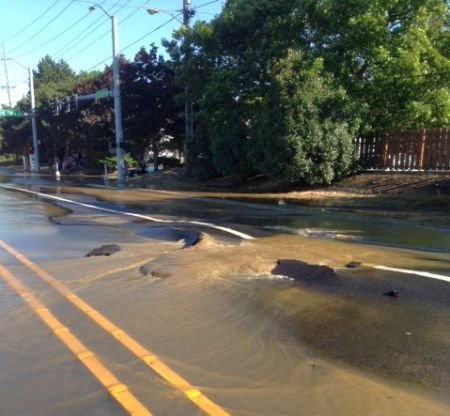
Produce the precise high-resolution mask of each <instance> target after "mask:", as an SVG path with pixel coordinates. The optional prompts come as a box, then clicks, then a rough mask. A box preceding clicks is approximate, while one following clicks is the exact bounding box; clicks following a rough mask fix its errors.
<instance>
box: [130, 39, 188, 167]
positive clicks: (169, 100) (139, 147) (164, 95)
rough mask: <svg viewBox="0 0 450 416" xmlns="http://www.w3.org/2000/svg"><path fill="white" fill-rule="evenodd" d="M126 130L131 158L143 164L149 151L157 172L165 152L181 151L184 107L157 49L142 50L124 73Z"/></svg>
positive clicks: (169, 70)
mask: <svg viewBox="0 0 450 416" xmlns="http://www.w3.org/2000/svg"><path fill="white" fill-rule="evenodd" d="M122 79H123V89H124V90H125V91H126V94H124V97H123V109H124V111H123V113H124V129H125V136H126V137H127V139H126V142H127V146H128V148H129V149H130V152H131V154H132V155H133V156H134V157H135V158H136V159H137V160H140V161H143V160H144V159H145V155H146V153H147V152H148V150H149V149H150V150H151V152H152V155H153V162H154V166H155V170H157V168H158V157H159V154H160V152H161V150H163V149H171V150H180V151H181V148H182V142H181V141H180V140H179V139H180V130H181V129H180V127H181V126H182V124H183V120H182V107H181V106H180V105H177V102H176V101H175V96H176V95H177V94H178V93H179V92H180V91H179V89H178V87H177V86H176V85H175V79H174V73H173V71H172V70H171V69H170V68H169V67H168V65H167V64H166V62H165V60H164V58H163V57H162V56H160V55H158V49H157V48H156V47H155V46H154V45H151V47H150V49H149V51H148V52H147V51H146V49H145V48H141V49H140V50H139V52H138V53H137V54H136V56H135V58H134V60H133V61H132V62H129V63H127V64H126V65H125V67H124V71H123V78H122Z"/></svg>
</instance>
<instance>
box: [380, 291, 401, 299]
mask: <svg viewBox="0 0 450 416" xmlns="http://www.w3.org/2000/svg"><path fill="white" fill-rule="evenodd" d="M384 296H390V297H391V298H398V297H399V296H400V292H399V291H398V290H390V291H389V292H386V293H384Z"/></svg>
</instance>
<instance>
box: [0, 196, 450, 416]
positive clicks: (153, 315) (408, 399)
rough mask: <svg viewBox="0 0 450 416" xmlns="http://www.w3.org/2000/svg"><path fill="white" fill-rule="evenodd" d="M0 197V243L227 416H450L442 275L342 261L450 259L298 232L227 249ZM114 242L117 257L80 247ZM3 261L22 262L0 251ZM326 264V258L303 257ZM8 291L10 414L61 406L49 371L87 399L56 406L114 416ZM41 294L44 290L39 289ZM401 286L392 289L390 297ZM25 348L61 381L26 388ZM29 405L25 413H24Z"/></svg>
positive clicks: (170, 409) (160, 400)
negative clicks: (26, 257) (18, 352)
mask: <svg viewBox="0 0 450 416" xmlns="http://www.w3.org/2000/svg"><path fill="white" fill-rule="evenodd" d="M0 197H1V198H2V201H1V205H0V209H1V211H2V216H1V217H0V218H1V219H0V224H1V226H0V233H1V238H2V239H4V240H5V241H7V242H8V243H9V244H12V245H14V246H15V247H17V248H18V249H19V250H21V251H24V252H26V253H32V257H33V259H34V260H35V261H36V262H38V263H39V264H41V265H43V267H45V268H46V269H47V270H48V271H50V272H51V273H52V274H53V275H54V276H56V277H58V279H60V280H61V281H63V282H64V283H65V284H67V285H68V286H69V287H70V288H71V289H72V290H74V291H75V292H76V293H77V294H78V295H79V296H81V297H82V298H83V299H84V300H86V301H87V302H88V303H90V304H91V305H92V306H94V307H95V308H97V309H99V310H100V311H102V313H104V314H105V315H106V316H107V317H108V318H109V319H111V320H112V321H113V322H115V323H116V324H117V325H119V326H120V327H122V328H123V329H126V331H127V332H129V333H130V334H131V335H133V336H134V337H136V338H137V339H138V340H139V341H140V342H142V343H143V344H144V345H146V346H148V348H149V349H151V350H152V351H153V352H155V353H156V354H158V356H160V357H161V358H162V359H163V360H164V361H165V362H166V363H167V364H168V365H170V366H171V367H173V368H174V369H175V370H176V371H178V372H179V373H180V374H182V375H183V376H184V377H185V378H187V379H188V380H189V381H190V382H191V383H192V384H194V385H196V386H199V387H200V388H201V389H202V391H204V392H205V393H206V394H207V395H208V396H209V397H211V398H213V399H214V400H215V401H216V402H217V403H219V404H221V405H222V406H224V407H225V408H226V409H227V410H228V411H230V413H231V414H233V415H244V416H247V415H248V416H250V415H255V416H256V415H267V416H269V415H302V414H308V415H337V416H340V415H346V416H347V415H408V416H409V415H423V414H425V413H426V414H429V415H448V414H449V412H450V403H449V402H448V397H449V393H450V354H449V353H448V351H450V336H449V334H450V308H449V306H450V305H449V302H448V299H450V296H449V295H450V293H449V289H448V284H446V283H444V282H437V281H430V280H425V279H423V278H418V277H412V276H399V275H396V274H392V273H384V272H383V273H382V272H378V271H377V272H375V271H373V270H370V269H356V270H347V269H345V268H344V266H345V264H347V263H348V262H350V261H361V262H372V263H381V264H389V265H392V266H396V267H405V268H421V269H425V270H432V271H435V272H444V271H447V272H448V271H449V270H450V267H449V261H450V259H449V256H448V254H447V253H435V252H419V251H412V250H406V249H399V248H392V247H391V248H386V247H376V246H371V245H367V244H358V243H353V244H349V243H347V242H345V241H338V240H336V239H330V240H327V239H325V240H323V239H313V238H310V237H307V236H304V235H294V234H289V233H286V234H284V233H282V234H275V235H271V234H268V235H265V236H264V237H261V238H258V239H256V240H253V241H247V242H240V243H239V242H236V241H233V244H228V242H227V241H224V240H223V239H215V238H214V237H208V236H206V237H205V238H203V239H201V241H199V242H198V243H197V244H196V245H194V246H189V245H186V239H187V240H188V241H190V240H189V239H190V238H192V233H193V231H192V229H191V228H188V229H184V228H183V227H178V226H177V227H175V228H174V227H172V226H168V227H165V226H162V225H157V226H156V225H154V224H149V223H142V222H140V223H136V222H130V221H129V220H127V219H126V218H123V217H116V216H111V215H104V214H102V215H98V214H97V213H93V212H92V211H89V210H85V209H81V208H80V209H79V208H73V207H72V208H73V212H72V213H69V212H68V211H67V210H60V209H59V208H58V207H55V206H54V205H49V204H45V203H42V202H39V201H36V200H33V199H30V198H27V197H24V196H19V195H16V194H12V193H7V194H5V193H3V192H1V193H0ZM246 209H248V208H246ZM48 217H52V218H53V221H49V220H48ZM111 242H114V243H117V244H119V245H120V247H121V251H120V252H117V253H115V254H113V255H112V256H109V257H92V258H86V257H84V256H85V254H86V253H87V252H88V251H89V250H91V249H93V248H95V247H98V246H100V245H101V244H105V243H111ZM277 260H281V262H279V264H277ZM0 261H1V262H2V264H6V265H8V266H10V267H13V268H14V267H16V266H14V262H13V260H12V259H11V258H10V257H8V256H6V255H5V254H4V253H1V254H0ZM300 262H306V263H307V264H306V265H305V264H303V263H300ZM319 263H320V264H322V265H323V268H321V269H317V268H315V267H312V266H310V265H313V264H319ZM287 266H288V267H287ZM325 266H326V267H327V268H325ZM17 270H18V269H17ZM143 270H145V271H146V272H145V273H143ZM24 278H25V279H27V278H28V277H27V276H25V277H24ZM27 281H28V280H27ZM29 283H30V284H31V282H29ZM33 284H36V283H33ZM1 288H2V291H1V294H2V296H1V298H0V310H1V311H2V313H1V314H0V330H1V331H11V333H12V334H15V335H14V336H13V337H12V338H11V341H9V340H8V339H6V341H3V342H2V345H1V347H0V355H1V358H2V359H1V360H0V366H2V371H1V372H0V374H2V378H1V381H2V385H3V386H5V385H8V386H9V387H8V388H0V391H3V395H2V396H0V402H2V401H3V406H4V407H3V409H7V410H9V411H10V413H9V414H12V413H15V414H18V413H19V414H40V415H46V414H48V415H51V414H54V411H55V408H54V407H52V406H48V405H46V403H48V402H49V401H51V400H52V397H54V396H53V395H54V393H55V390H54V389H56V384H60V386H59V387H58V388H59V389H61V390H62V391H61V392H60V395H61V396H62V397H64V394H66V393H67V389H69V388H68V387H67V389H66V390H65V389H64V388H63V386H61V383H58V382H57V381H56V384H55V380H67V381H66V383H67V386H69V385H70V384H71V388H70V389H72V390H75V391H77V392H78V393H79V399H78V402H77V399H73V398H71V399H67V398H66V399H63V400H62V401H61V403H60V404H59V407H58V410H59V411H61V412H62V413H64V414H68V415H71V414H73V415H77V414H80V413H79V412H80V410H81V411H87V412H88V413H86V414H89V412H91V411H92V409H106V410H105V413H101V411H100V413H99V414H108V411H111V413H110V414H116V413H114V412H116V411H115V410H111V409H109V407H111V406H110V404H105V403H104V402H103V401H102V400H103V399H101V398H100V391H101V390H100V389H98V388H97V387H95V382H92V380H90V377H89V376H86V375H85V374H84V373H83V372H82V371H81V372H78V371H74V370H73V369H72V370H71V376H72V377H73V380H74V382H73V383H70V380H71V377H68V375H67V372H66V373H64V371H61V370H60V369H61V368H68V366H69V364H68V363H69V362H70V359H69V358H67V357H66V356H65V355H64V354H63V353H62V352H60V351H59V350H60V349H59V347H57V346H54V344H53V342H51V340H48V339H46V341H45V342H46V344H45V345H47V343H48V347H47V348H50V349H51V351H52V354H50V355H48V354H46V353H45V352H36V351H39V343H35V342H31V341H29V339H28V338H27V336H26V335H24V334H23V333H22V332H21V328H22V330H25V331H30V332H29V333H30V334H33V337H35V339H41V338H40V337H42V332H40V331H39V329H38V325H37V324H36V325H31V323H30V322H31V321H30V317H29V313H28V312H27V311H26V309H24V308H22V307H21V306H20V302H17V300H14V299H12V298H11V296H8V295H7V291H6V288H5V287H4V286H1ZM35 288H36V290H38V291H39V290H44V289H41V288H40V287H39V286H38V285H37V284H36V287H35ZM393 288H395V289H397V290H399V292H400V297H399V298H395V299H393V298H390V297H387V296H384V293H385V292H386V291H388V290H390V289H393ZM42 293H43V296H44V297H45V299H46V300H48V301H49V302H50V303H51V305H52V307H53V308H54V309H55V312H56V313H58V314H59V315H60V316H62V317H63V318H65V319H66V320H67V321H68V322H70V324H71V325H75V327H77V325H79V324H78V319H75V315H74V313H73V312H72V311H71V310H67V309H66V307H65V306H64V305H62V304H60V303H59V302H57V301H55V300H53V298H52V297H51V295H50V294H49V293H47V291H45V290H44V291H43V292H42ZM11 319H13V321H14V324H15V325H12V324H11ZM80 325H81V324H80ZM79 331H80V333H82V334H84V333H85V334H86V336H87V337H88V338H89V337H93V338H94V339H95V337H96V336H97V335H95V334H96V332H95V330H93V329H89V328H87V329H86V328H85V329H83V328H80V329H79ZM82 331H86V332H82ZM91 331H94V332H91ZM2 333H5V332H2ZM2 339H4V340H5V338H4V337H2ZM28 342H31V344H32V346H33V348H32V349H31V350H30V351H29V350H28V349H27V350H26V353H25V352H24V354H26V356H27V357H28V358H27V361H26V362H27V363H33V362H34V363H36V362H37V361H34V360H33V357H34V355H33V354H37V356H36V358H38V359H39V365H37V364H34V365H33V364H31V374H32V375H33V377H35V378H36V379H38V378H39V375H40V374H42V377H43V380H46V381H47V382H48V383H49V385H50V386H54V388H53V391H52V389H51V388H49V389H42V388H36V389H35V390H33V388H32V386H33V384H32V383H30V382H29V381H27V380H26V377H25V376H24V372H23V367H21V366H19V364H18V361H16V358H14V353H13V349H14V346H16V344H17V345H19V344H21V343H22V344H24V345H26V344H27V343H28ZM105 345H106V344H105ZM95 346H96V347H98V348H99V349H100V350H101V353H102V356H104V358H105V359H106V360H107V362H108V363H109V364H110V365H111V366H112V368H113V370H114V371H117V372H118V373H119V374H123V376H124V377H125V378H127V377H128V378H129V379H130V380H131V383H130V384H131V387H132V388H133V389H134V391H136V394H137V395H138V396H139V397H143V398H147V399H145V400H149V402H148V406H149V408H150V409H152V410H153V409H155V414H171V415H177V414H180V415H184V414H198V413H197V412H196V411H195V410H193V409H191V408H188V409H189V410H188V411H186V408H184V407H178V404H176V403H178V398H177V397H175V396H173V395H172V394H170V393H167V392H165V391H163V390H161V389H160V388H158V387H157V386H156V385H157V380H156V381H155V380H154V379H153V378H152V377H151V375H149V374H148V371H147V370H146V369H141V368H140V367H138V366H134V364H131V363H130V362H129V361H127V359H125V361H124V362H120V361H119V362H118V363H116V355H114V354H113V352H112V351H110V350H109V349H108V348H107V347H105V348H103V349H102V347H99V346H97V345H95ZM62 357H66V358H62ZM61 365H62V367H61ZM44 368H47V369H50V370H46V371H44ZM3 370H5V371H6V370H7V371H8V375H7V376H6V375H5V372H4V371H3ZM62 384H64V383H62ZM148 385H150V386H152V387H155V391H156V392H157V394H156V393H150V392H149V391H148ZM82 386H84V387H82ZM86 386H88V387H89V388H87V387H86ZM90 388H92V389H93V390H89V389H90ZM72 390H71V391H72ZM57 391H59V390H57ZM89 391H91V392H93V393H89ZM21 394H22V396H24V397H25V399H23V400H22V401H23V402H28V403H29V405H26V404H23V403H22V404H21V403H20V401H19V402H16V404H15V405H13V404H12V400H10V399H9V398H8V397H7V396H8V395H10V396H11V397H12V398H15V399H17V397H20V396H21ZM61 396H60V397H61ZM1 406H2V405H1V404H0V409H1ZM21 406H22V407H21ZM108 406H109V407H108ZM180 406H181V405H180ZM23 409H28V413H27V412H22V413H21V410H23ZM33 411H34V413H33ZM11 412H12V413H11ZM5 414H6V413H5ZM117 414H120V412H119V413H117Z"/></svg>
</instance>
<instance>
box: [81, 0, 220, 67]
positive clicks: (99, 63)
mask: <svg viewBox="0 0 450 416" xmlns="http://www.w3.org/2000/svg"><path fill="white" fill-rule="evenodd" d="M218 1H219V0H213V1H209V2H207V3H204V4H201V5H199V6H196V7H195V9H199V8H202V7H206V6H209V5H210V4H213V3H217V2H218ZM182 15H183V12H182V11H181V12H180V13H178V14H177V15H174V16H172V17H171V18H170V19H169V20H167V21H166V22H164V23H163V24H161V25H160V26H158V27H156V28H155V29H153V30H151V31H150V32H148V33H146V34H145V35H143V36H142V37H140V38H139V39H137V40H135V41H133V42H132V43H130V44H129V45H127V46H125V47H124V48H122V49H121V51H120V52H121V53H122V52H124V51H126V50H127V49H129V48H131V47H132V46H134V45H135V44H136V43H138V42H140V41H141V40H143V39H145V38H146V37H147V36H150V35H151V34H153V33H154V32H156V31H157V30H159V29H161V28H163V27H164V26H166V25H167V24H169V23H170V22H172V21H173V20H177V19H178V17H179V16H182ZM109 59H111V58H110V57H108V58H105V59H103V60H102V61H100V62H98V63H97V64H95V65H93V66H91V67H90V68H88V69H87V71H91V70H93V69H95V68H96V67H98V66H99V65H101V64H103V63H105V62H107V61H108V60H109Z"/></svg>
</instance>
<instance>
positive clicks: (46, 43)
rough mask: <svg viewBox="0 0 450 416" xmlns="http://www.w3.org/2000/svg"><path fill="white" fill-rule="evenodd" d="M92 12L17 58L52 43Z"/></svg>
mask: <svg viewBox="0 0 450 416" xmlns="http://www.w3.org/2000/svg"><path fill="white" fill-rule="evenodd" d="M90 14H91V13H90V12H87V13H86V14H85V15H84V16H82V17H81V18H80V19H78V20H77V21H76V22H75V23H72V24H71V25H70V26H69V27H68V28H67V29H65V30H63V31H62V32H60V33H58V34H57V35H55V36H53V37H52V38H51V39H50V40H48V41H46V42H44V43H42V44H40V45H39V46H36V47H34V48H33V49H31V50H29V51H28V52H25V53H23V54H22V55H19V56H16V58H22V57H23V56H26V55H29V54H30V53H33V52H35V51H36V50H38V49H41V48H43V47H44V46H47V45H49V44H50V43H52V42H53V41H55V40H56V39H58V38H59V37H61V36H62V35H64V33H67V32H68V31H69V30H71V29H72V28H73V27H75V26H76V25H78V24H79V23H80V22H82V21H83V20H84V19H86V17H88V16H89V15H90Z"/></svg>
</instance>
